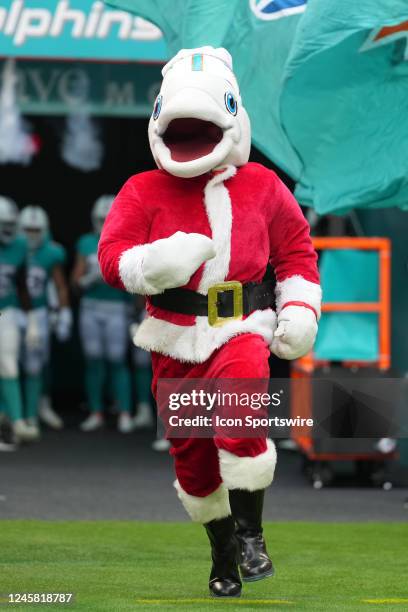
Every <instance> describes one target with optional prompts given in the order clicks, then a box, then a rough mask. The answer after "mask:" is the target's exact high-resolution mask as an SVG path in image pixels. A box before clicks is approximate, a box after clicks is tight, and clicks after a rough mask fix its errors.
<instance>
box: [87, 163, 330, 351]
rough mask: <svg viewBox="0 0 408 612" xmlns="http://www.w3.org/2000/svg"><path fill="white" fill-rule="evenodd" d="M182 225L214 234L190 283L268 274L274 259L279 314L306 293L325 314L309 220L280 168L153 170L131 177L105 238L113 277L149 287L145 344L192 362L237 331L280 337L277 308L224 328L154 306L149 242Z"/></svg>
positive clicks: (106, 267) (103, 259)
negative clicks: (146, 265)
mask: <svg viewBox="0 0 408 612" xmlns="http://www.w3.org/2000/svg"><path fill="white" fill-rule="evenodd" d="M177 231H182V232H186V233H192V232H195V233H199V234H204V235H205V236H208V237H210V238H212V241H213V243H214V246H215V251H216V256H215V257H214V258H213V259H211V260H209V261H207V262H206V263H205V264H203V265H202V266H201V267H200V268H199V269H198V270H197V271H196V273H195V274H193V276H192V277H191V279H190V281H189V282H188V284H187V285H185V287H186V288H188V289H192V290H194V291H198V292H200V293H202V294H206V293H207V291H208V288H209V287H210V286H212V285H214V284H216V283H219V282H222V281H224V280H238V281H241V282H242V283H247V282H250V281H261V280H262V278H263V276H264V274H265V271H266V267H267V264H268V262H270V264H271V265H272V267H273V269H274V271H275V274H276V278H277V288H276V304H277V312H279V311H280V310H281V309H282V308H283V306H284V305H285V304H287V303H288V302H298V301H301V302H304V303H306V304H309V305H310V306H311V307H312V308H313V309H314V310H315V312H316V313H317V315H318V316H319V314H320V310H319V309H320V287H319V284H318V283H319V276H318V270H317V256H316V253H315V251H314V249H313V246H312V243H311V240H310V236H309V226H308V224H307V222H306V220H305V218H304V216H303V214H302V211H301V209H300V207H299V205H298V203H297V202H296V200H295V199H294V197H293V196H292V194H291V193H290V192H289V190H288V189H287V188H286V187H285V185H284V184H283V183H282V182H281V181H280V179H279V178H278V177H277V176H276V174H275V173H274V172H272V171H271V170H268V169H266V168H265V167H264V166H262V165H260V164H256V163H247V164H245V165H244V166H242V167H240V168H238V169H237V168H235V167H233V166H228V167H227V168H226V169H225V170H223V171H222V172H218V173H211V174H206V175H202V176H199V177H196V178H190V179H184V178H177V177H175V176H172V175H170V174H168V173H166V172H164V171H162V170H153V171H151V172H144V173H141V174H137V175H135V176H133V177H132V178H130V179H129V180H128V181H127V183H126V184H125V185H124V187H123V188H122V190H121V191H120V193H119V194H118V196H117V197H116V199H115V201H114V204H113V206H112V208H111V211H110V212H109V215H108V217H107V219H106V222H105V224H104V228H103V231H102V236H101V239H100V242H99V262H100V266H101V270H102V274H103V276H104V279H105V280H106V282H108V283H109V284H111V285H113V286H114V287H120V288H122V289H123V288H125V289H127V290H130V291H131V292H134V293H141V294H145V295H147V311H148V317H147V318H146V320H145V321H144V322H143V323H142V325H141V326H140V327H139V329H138V332H137V334H136V337H135V343H136V344H137V345H138V346H140V347H142V348H144V349H147V350H153V351H157V352H159V353H162V354H165V355H169V356H171V357H174V358H176V359H180V360H183V361H188V362H203V361H205V360H206V359H207V358H208V357H209V356H210V355H211V353H212V352H213V351H214V350H215V349H216V348H218V347H219V346H221V345H222V344H224V343H225V342H227V341H228V339H229V338H231V337H233V336H235V335H237V334H241V333H246V332H252V333H259V334H261V335H262V336H263V337H264V338H265V340H266V341H267V342H268V344H270V343H271V341H272V336H273V331H274V328H275V321H276V315H275V313H274V312H273V311H272V310H271V309H267V310H264V311H256V312H254V313H252V314H251V315H249V316H248V317H246V318H245V319H244V320H242V321H232V322H229V323H226V324H225V325H224V326H222V327H218V328H217V327H211V326H210V325H209V324H208V321H207V318H206V317H193V316H187V315H181V314H177V313H171V312H168V311H165V310H161V309H159V308H156V307H153V306H152V304H151V303H150V302H149V298H148V294H149V287H148V286H147V284H146V282H144V279H143V274H142V262H143V245H146V244H149V243H152V242H154V241H156V240H158V239H161V238H167V237H169V236H171V235H173V234H174V233H175V232H177ZM132 275H133V276H132ZM129 278H132V279H134V280H132V282H130V281H129Z"/></svg>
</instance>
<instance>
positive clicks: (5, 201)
mask: <svg viewBox="0 0 408 612" xmlns="http://www.w3.org/2000/svg"><path fill="white" fill-rule="evenodd" d="M17 220H18V208H17V205H16V203H15V202H13V200H10V198H6V197H4V196H0V243H2V244H9V243H10V242H12V241H13V240H14V238H15V237H16V234H17Z"/></svg>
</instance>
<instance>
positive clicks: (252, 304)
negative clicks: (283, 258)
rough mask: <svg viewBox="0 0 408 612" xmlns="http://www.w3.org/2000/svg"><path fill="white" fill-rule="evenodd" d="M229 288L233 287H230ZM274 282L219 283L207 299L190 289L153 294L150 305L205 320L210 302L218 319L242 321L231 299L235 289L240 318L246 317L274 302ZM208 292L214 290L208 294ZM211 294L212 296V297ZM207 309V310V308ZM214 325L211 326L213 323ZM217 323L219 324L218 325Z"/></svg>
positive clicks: (168, 290)
mask: <svg viewBox="0 0 408 612" xmlns="http://www.w3.org/2000/svg"><path fill="white" fill-rule="evenodd" d="M232 285H234V286H233V287H232ZM273 285H274V284H273V282H272V281H264V282H262V283H246V284H245V285H241V283H238V282H231V283H229V282H228V281H226V282H225V283H220V284H219V285H215V286H214V287H213V288H210V290H209V292H208V293H209V296H210V299H209V296H207V295H201V294H200V293H197V292H196V291H190V290H189V289H166V291H164V292H163V293H160V294H159V295H152V296H151V297H150V302H151V304H152V305H153V306H157V307H158V308H162V309H163V310H169V311H170V312H177V313H178V314H185V315H195V316H203V317H206V316H208V315H209V311H210V309H211V302H212V301H213V302H214V304H213V305H215V309H216V315H217V320H219V319H229V318H232V317H234V318H242V316H237V303H236V302H235V308H234V298H236V297H237V293H236V290H238V292H239V293H240V292H241V291H242V294H241V293H240V300H241V295H242V300H241V305H242V312H241V308H239V313H238V314H239V315H248V314H250V313H251V312H253V311H254V310H265V308H269V307H270V306H272V305H273V303H274V291H273ZM211 289H214V290H215V291H213V292H211ZM211 294H212V295H213V296H215V297H211ZM209 307H210V308H209ZM212 324H214V323H212ZM217 324H219V323H217Z"/></svg>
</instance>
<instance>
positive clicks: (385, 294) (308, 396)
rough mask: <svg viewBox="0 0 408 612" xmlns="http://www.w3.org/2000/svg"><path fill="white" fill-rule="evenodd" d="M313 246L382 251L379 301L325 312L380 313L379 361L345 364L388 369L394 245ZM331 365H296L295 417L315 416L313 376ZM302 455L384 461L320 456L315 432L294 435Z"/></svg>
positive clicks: (347, 240) (370, 241)
mask: <svg viewBox="0 0 408 612" xmlns="http://www.w3.org/2000/svg"><path fill="white" fill-rule="evenodd" d="M313 245H314V247H315V249H316V250H317V251H322V250H330V249H353V250H372V251H378V252H379V266H378V274H379V296H378V302H330V303H323V304H322V312H361V313H363V312H374V313H378V329H379V334H378V338H379V342H378V357H377V359H376V360H375V361H370V362H368V361H355V360H354V361H343V362H342V365H343V366H344V367H345V368H352V367H353V366H358V367H364V366H371V367H372V366H374V367H377V368H378V369H379V370H381V371H385V370H388V369H389V367H390V362H391V355H390V323H391V314H390V313H391V305H390V293H391V242H390V240H389V239H388V238H361V237H358V238H353V237H346V236H344V237H343V236H342V237H317V238H313ZM325 365H327V366H328V365H329V361H327V360H319V359H317V358H316V357H315V356H314V355H313V353H312V352H311V353H309V354H308V355H305V356H304V357H302V358H300V359H296V360H295V361H293V362H292V368H291V379H292V381H293V384H292V390H291V413H292V415H293V416H296V415H301V416H302V417H306V418H307V417H311V416H312V410H313V406H312V402H313V398H312V393H311V384H310V382H311V377H312V376H313V371H314V369H315V368H316V367H318V366H319V367H324V366H325ZM292 438H293V439H294V440H296V442H297V444H298V446H299V448H300V450H301V452H302V453H303V454H304V455H305V456H306V457H307V458H308V460H310V461H332V460H336V459H337V460H339V459H341V460H349V459H355V460H358V459H367V460H375V459H383V456H382V455H381V454H379V453H371V454H369V455H365V454H355V453H353V454H347V455H345V454H344V455H341V456H339V455H336V454H331V453H324V454H322V453H316V452H315V450H314V445H313V439H312V437H311V430H310V429H309V430H308V429H307V428H305V429H303V430H302V431H298V432H296V433H295V432H292Z"/></svg>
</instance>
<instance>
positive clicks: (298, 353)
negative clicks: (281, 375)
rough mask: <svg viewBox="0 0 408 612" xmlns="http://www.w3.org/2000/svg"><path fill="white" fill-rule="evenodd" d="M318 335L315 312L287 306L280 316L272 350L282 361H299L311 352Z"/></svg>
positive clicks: (301, 307) (300, 307)
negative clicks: (298, 359)
mask: <svg viewBox="0 0 408 612" xmlns="http://www.w3.org/2000/svg"><path fill="white" fill-rule="evenodd" d="M316 334H317V322H316V315H315V313H314V312H313V310H310V308H305V307H304V306H287V307H286V308H283V309H282V310H281V312H280V313H279V315H278V327H277V329H276V331H275V333H274V338H273V340H272V344H271V346H270V349H271V351H272V353H274V354H275V355H276V356H277V357H280V358H281V359H297V358H298V357H303V355H306V353H308V352H309V351H310V350H311V348H312V346H313V344H314V341H315V338H316Z"/></svg>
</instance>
